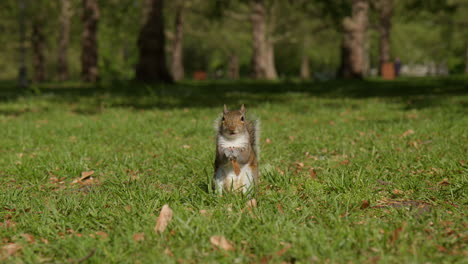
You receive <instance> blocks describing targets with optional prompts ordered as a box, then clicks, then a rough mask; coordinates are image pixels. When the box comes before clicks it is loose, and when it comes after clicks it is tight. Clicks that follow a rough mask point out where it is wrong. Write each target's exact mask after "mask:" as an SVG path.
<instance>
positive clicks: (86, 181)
mask: <svg viewBox="0 0 468 264" xmlns="http://www.w3.org/2000/svg"><path fill="white" fill-rule="evenodd" d="M93 174H94V171H83V172H82V173H81V177H80V178H79V179H75V180H73V181H72V184H76V183H80V184H82V185H90V184H93V183H95V180H94V178H93V177H91V176H92V175H93Z"/></svg>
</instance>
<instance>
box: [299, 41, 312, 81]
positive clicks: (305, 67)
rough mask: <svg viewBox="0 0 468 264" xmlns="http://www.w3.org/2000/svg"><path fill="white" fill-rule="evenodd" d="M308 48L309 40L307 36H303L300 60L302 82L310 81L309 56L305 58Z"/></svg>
mask: <svg viewBox="0 0 468 264" xmlns="http://www.w3.org/2000/svg"><path fill="white" fill-rule="evenodd" d="M308 47H309V39H308V37H307V36H304V38H303V39H302V60H301V72H300V76H301V79H303V80H308V79H310V63H309V62H310V61H309V56H307V48H308Z"/></svg>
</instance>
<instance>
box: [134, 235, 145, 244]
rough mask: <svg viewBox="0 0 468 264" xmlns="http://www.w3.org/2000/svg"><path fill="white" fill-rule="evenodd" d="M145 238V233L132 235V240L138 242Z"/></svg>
mask: <svg viewBox="0 0 468 264" xmlns="http://www.w3.org/2000/svg"><path fill="white" fill-rule="evenodd" d="M143 240H145V233H136V234H134V235H133V241H135V242H139V241H143Z"/></svg>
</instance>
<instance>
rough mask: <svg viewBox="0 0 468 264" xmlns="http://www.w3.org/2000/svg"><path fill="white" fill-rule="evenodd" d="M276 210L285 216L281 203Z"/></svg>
mask: <svg viewBox="0 0 468 264" xmlns="http://www.w3.org/2000/svg"><path fill="white" fill-rule="evenodd" d="M276 208H277V209H278V212H279V213H280V214H284V210H283V206H281V204H280V203H277V204H276Z"/></svg>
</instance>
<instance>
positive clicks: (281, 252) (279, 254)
mask: <svg viewBox="0 0 468 264" xmlns="http://www.w3.org/2000/svg"><path fill="white" fill-rule="evenodd" d="M281 243H282V244H283V245H284V247H283V248H282V249H280V250H279V251H278V252H276V256H278V257H281V256H282V255H284V253H286V251H288V249H290V248H291V247H292V245H291V244H289V243H283V242H281Z"/></svg>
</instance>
